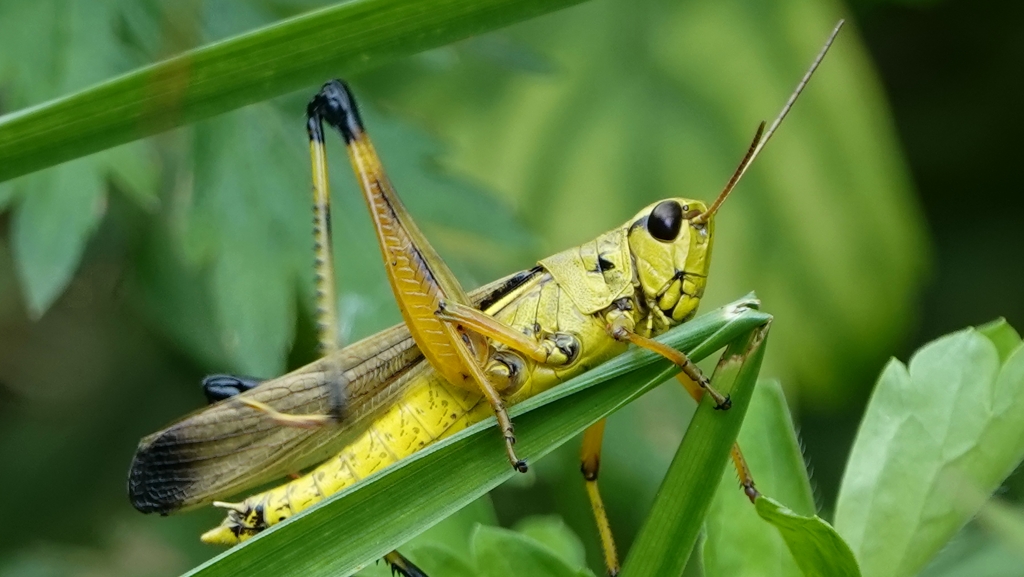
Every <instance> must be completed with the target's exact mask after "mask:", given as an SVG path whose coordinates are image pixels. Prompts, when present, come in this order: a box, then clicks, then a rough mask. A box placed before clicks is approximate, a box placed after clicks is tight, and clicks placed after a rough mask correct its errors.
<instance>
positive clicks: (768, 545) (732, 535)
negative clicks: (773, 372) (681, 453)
mask: <svg viewBox="0 0 1024 577" xmlns="http://www.w3.org/2000/svg"><path fill="white" fill-rule="evenodd" d="M737 441H738V443H739V445H740V447H741V449H742V450H743V456H744V457H745V458H746V461H747V465H748V466H749V467H750V471H751V474H752V475H753V477H754V481H755V482H756V484H757V488H758V490H759V491H760V492H761V493H762V494H764V495H770V496H771V497H772V498H773V499H775V500H776V501H778V502H781V503H785V504H787V506H788V507H789V508H790V509H792V510H794V511H796V512H798V513H799V514H801V515H805V516H809V515H814V513H815V506H814V496H813V494H812V492H811V484H810V481H809V480H808V477H807V469H806V467H805V466H804V459H803V454H802V453H801V451H800V443H799V441H798V440H797V436H796V431H795V430H794V428H793V420H792V418H791V416H790V414H789V407H788V406H787V405H786V398H785V395H784V393H783V392H782V387H781V385H779V383H778V381H775V380H765V381H761V382H759V383H758V384H757V387H756V388H755V389H754V397H753V399H752V400H751V401H750V409H749V410H748V411H747V416H746V418H745V419H743V427H742V428H741V429H740V434H739V438H738V440H737ZM706 527H707V529H706V535H705V539H704V574H705V575H707V576H708V577H719V576H721V577H726V576H728V577H744V576H751V577H754V576H760V575H765V574H768V575H772V576H773V577H786V576H796V577H799V576H800V575H802V574H803V573H802V571H801V570H800V567H799V566H798V565H797V564H796V562H795V561H794V560H793V556H792V554H790V552H789V548H788V547H787V545H786V541H785V540H783V538H782V536H781V535H780V534H779V531H777V530H776V529H775V528H774V527H772V526H771V525H769V524H767V523H765V522H764V520H762V518H761V517H760V516H759V515H758V513H757V510H756V509H755V508H754V507H753V506H752V505H751V503H750V500H749V499H748V498H747V496H746V495H745V494H744V493H743V491H742V490H740V489H739V485H738V483H737V479H736V471H735V469H734V468H733V467H731V466H727V467H726V470H725V473H724V474H723V475H722V480H721V483H720V485H719V487H718V491H717V492H716V493H715V500H714V502H713V503H712V505H711V510H710V511H709V512H708V519H707V524H706Z"/></svg>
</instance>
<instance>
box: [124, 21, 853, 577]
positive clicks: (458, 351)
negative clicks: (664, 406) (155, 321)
mask: <svg viewBox="0 0 1024 577" xmlns="http://www.w3.org/2000/svg"><path fill="white" fill-rule="evenodd" d="M842 24H843V23H842V22H840V23H839V24H838V25H837V26H836V28H835V30H833V32H832V34H831V36H830V37H829V38H828V40H827V42H826V43H825V45H824V47H823V48H822V50H821V52H820V53H819V54H818V55H817V57H816V58H815V60H814V62H813V63H812V65H811V67H810V69H809V70H808V71H807V73H806V74H805V75H804V77H803V78H802V79H801V81H800V83H799V84H798V86H797V88H796V90H795V91H794V92H793V94H792V95H791V96H790V98H789V100H788V101H787V102H786V104H785V106H784V107H783V109H782V111H781V112H780V114H779V115H778V117H777V118H776V119H775V121H774V122H773V123H772V125H771V126H770V127H769V128H768V129H767V130H765V124H764V123H763V122H762V123H761V125H760V126H759V127H758V129H757V132H756V134H755V136H754V139H753V142H752V143H751V145H750V148H749V149H748V151H747V153H746V155H745V156H744V157H743V159H742V161H741V162H740V164H739V167H738V168H737V169H736V171H735V172H734V173H733V175H732V177H731V178H730V179H729V181H728V182H727V184H726V186H725V188H724V189H723V190H722V192H721V193H720V194H719V196H718V197H717V199H716V200H715V202H714V203H712V204H711V205H710V206H708V205H706V204H705V203H704V202H702V201H699V200H692V199H685V198H670V199H667V200H662V201H660V202H657V203H654V204H651V205H649V206H647V207H645V208H644V209H642V210H641V211H640V212H638V213H637V214H636V216H634V217H633V218H631V219H630V220H628V221H627V222H626V223H624V224H623V225H622V226H619V227H617V228H615V229H613V230H611V231H609V232H607V233H604V234H602V235H601V236H599V237H598V238H596V239H594V240H592V241H590V242H588V243H585V244H583V245H581V246H578V247H573V248H571V249H569V250H566V251H563V252H560V253H557V254H555V255H553V256H550V257H548V258H545V259H543V260H541V261H539V263H538V265H537V266H535V267H534V268H532V269H529V270H526V271H522V272H519V273H516V274H513V275H510V276H508V277H505V278H503V279H500V280H498V281H495V282H492V283H490V284H488V285H485V286H483V287H481V288H479V289H476V290H474V291H469V292H466V291H464V290H463V288H462V287H461V285H460V284H459V282H458V280H457V279H456V278H455V276H454V275H453V274H452V273H451V271H450V270H449V269H448V267H447V266H446V265H445V263H444V261H443V260H441V258H440V257H439V256H438V255H437V253H436V252H435V251H434V249H433V248H432V247H431V246H430V243H429V242H428V241H427V239H426V237H425V236H424V235H423V234H422V233H421V232H420V231H419V229H418V227H417V226H416V224H415V222H414V221H413V219H412V217H411V216H410V215H409V213H408V212H407V211H406V210H405V208H404V206H403V205H402V202H401V200H400V199H399V198H398V195H397V194H396V192H395V190H394V188H393V187H392V186H391V183H390V181H389V180H388V178H387V176H386V174H385V172H384V168H383V165H382V164H381V161H380V159H379V157H378V156H377V154H376V152H375V150H374V148H373V145H372V144H371V142H370V139H369V136H368V135H367V132H366V130H365V128H364V126H363V123H362V121H361V119H360V116H359V112H358V108H357V106H356V103H355V99H354V98H353V96H352V93H351V91H350V90H349V89H348V87H347V86H346V85H345V84H344V83H342V82H340V81H332V82H329V83H327V84H325V85H324V86H323V88H322V89H321V90H320V92H319V93H318V94H317V95H316V96H315V97H314V98H313V100H312V101H311V102H310V104H309V106H308V108H307V119H308V121H307V131H308V133H309V140H310V153H311V160H312V166H313V199H314V215H315V217H314V238H315V250H316V272H317V321H318V330H319V339H320V344H321V348H322V350H323V353H324V354H323V357H322V358H320V359H319V360H317V361H315V362H313V363H311V364H309V365H306V366H305V367H302V368H299V369H297V370H295V371H293V372H291V373H288V374H286V375H284V376H282V377H278V378H276V379H271V380H268V381H265V382H260V381H258V380H255V379H248V378H244V377H235V376H230V375H215V376H213V377H208V378H207V379H206V380H205V381H204V387H205V389H206V392H207V396H208V397H209V399H210V401H211V403H214V404H212V405H211V406H209V407H207V408H205V409H202V410H199V411H197V412H195V413H192V414H191V415H188V416H186V417H184V418H183V419H181V420H179V421H177V422H176V423H174V424H172V425H170V426H168V427H167V428H166V429H164V430H162V431H159V432H157V433H154V434H152V435H150V436H148V437H146V438H144V439H142V441H141V442H140V444H139V448H138V451H137V453H136V455H135V459H134V461H133V463H132V467H131V471H130V474H129V483H128V489H129V495H130V498H131V500H132V503H133V505H135V507H136V508H138V509H139V510H140V511H142V512H145V513H150V512H157V513H161V514H167V513H171V512H177V511H182V510H187V509H190V508H194V507H198V506H201V505H206V504H210V503H213V504H214V505H216V506H219V507H222V508H225V509H227V517H226V518H225V520H224V521H223V523H222V524H221V525H220V526H218V527H216V528H214V529H212V530H210V531H208V532H207V533H205V534H204V535H203V536H202V539H203V541H206V542H209V543H220V544H234V543H238V542H240V541H242V540H245V539H247V538H249V537H251V536H253V535H255V534H256V533H258V532H259V531H261V530H263V529H265V528H267V527H269V526H271V525H274V524H276V523H279V522H281V521H284V520H285V519H287V518H289V517H291V516H292V515H294V514H296V513H297V512H299V511H302V510H304V509H306V508H308V507H310V506H312V505H314V504H315V503H317V502H319V501H321V500H323V499H324V498H325V497H327V496H329V495H331V494H333V493H336V492H338V491H340V490H341V489H343V488H345V487H347V486H349V485H352V484H354V483H356V482H358V481H359V480H360V479H362V478H365V477H366V476H368V475H371V474H373V473H375V472H377V471H379V470H381V469H383V468H384V467H386V466H388V465H390V464H392V463H395V462H396V461H398V460H400V459H402V458H404V457H407V456H409V455H411V454H413V453H414V452H416V451H418V450H420V449H421V448H423V447H425V446H427V445H428V444H430V443H433V442H434V441H436V440H438V439H441V438H444V437H446V436H449V435H452V434H453V433H455V432H457V431H459V430H462V429H464V428H465V427H467V426H469V425H470V424H473V423H475V422H478V421H480V420H483V419H484V418H486V417H487V416H489V415H491V414H494V415H495V416H496V417H497V421H498V424H499V427H500V429H501V432H502V434H503V436H504V439H505V449H506V452H507V454H508V458H509V461H510V463H511V464H512V466H513V467H514V468H516V469H517V470H519V471H525V470H526V468H527V465H526V462H525V461H523V460H521V459H520V458H519V457H518V456H517V455H516V454H515V450H514V443H515V435H514V432H513V428H512V422H511V420H510V419H509V417H508V415H507V413H506V412H505V405H506V404H514V403H516V402H519V401H521V400H524V399H526V398H529V397H531V396H534V395H536V394H538V393H540V392H542V391H544V390H547V389H549V388H551V387H554V386H556V385H558V384H559V383H561V382H563V381H565V380H567V379H569V378H572V377H573V376H576V375H578V374H581V373H583V372H585V371H587V370H589V369H590V368H592V367H594V366H596V365H598V364H600V363H602V362H605V361H607V360H608V359H611V358H612V357H615V356H617V355H619V354H621V353H622V352H624V351H625V350H626V348H627V347H628V346H629V344H630V343H632V344H635V345H637V346H640V347H644V348H647V349H649V350H651V351H654V352H656V353H658V354H661V355H663V356H664V357H666V358H668V359H669V360H671V361H672V362H673V363H675V364H676V365H678V366H679V368H680V369H681V372H680V374H679V375H678V379H679V381H680V382H681V383H682V384H683V385H684V386H685V387H686V390H687V391H688V392H689V394H690V395H691V396H692V397H693V398H694V399H696V400H698V401H699V400H700V399H701V398H702V397H703V395H704V394H705V393H707V394H710V395H712V397H713V399H714V400H715V401H716V404H717V407H718V408H720V409H728V407H729V399H728V398H727V397H724V396H722V395H721V394H719V393H718V392H717V391H715V390H714V388H713V387H712V386H711V383H710V382H709V380H708V379H707V377H705V376H704V374H703V373H702V372H701V371H700V370H699V369H698V368H697V366H696V365H694V364H693V363H692V362H690V360H689V359H688V358H687V356H686V355H685V354H684V353H682V352H680V351H676V350H675V349H672V348H670V347H667V346H665V345H663V344H661V343H659V342H657V341H655V340H653V339H652V337H654V336H656V335H658V334H661V333H663V332H664V331H666V330H668V329H669V328H671V327H672V326H675V325H678V324H680V323H683V322H686V321H687V320H689V319H690V318H692V317H693V315H694V314H695V313H696V310H697V306H698V304H699V303H700V299H701V297H702V296H703V294H704V288H705V285H706V283H707V277H708V272H709V266H710V260H711V249H712V244H713V239H714V217H715V214H716V212H717V211H718V209H719V207H720V206H721V205H722V203H723V201H724V200H725V199H726V197H727V196H728V195H729V193H730V192H731V191H732V190H733V188H734V187H735V186H736V184H737V183H738V182H739V181H740V179H741V178H742V176H743V174H744V173H745V172H746V170H747V168H748V167H749V166H750V164H751V162H752V161H753V160H754V159H755V158H756V157H757V155H758V154H759V153H760V152H761V150H762V149H763V148H764V146H765V144H766V143H767V142H768V140H769V139H770V138H771V136H772V134H774V132H775V130H776V129H777V128H778V126H779V124H780V123H781V122H782V120H783V119H784V118H785V116H786V115H787V114H788V112H789V110H790V109H791V108H792V106H793V103H794V102H795V100H796V98H797V96H799V94H800V93H801V92H802V90H803V89H804V87H805V86H806V84H807V82H808V80H809V79H810V77H811V75H812V74H813V73H814V71H815V70H816V69H817V67H818V65H819V64H820V63H821V60H822V59H823V58H824V55H825V53H826V52H827V51H828V49H829V47H830V46H831V44H832V41H833V40H834V39H835V36H836V34H838V32H839V29H840V28H841V26H842ZM325 122H326V123H327V124H328V125H330V126H332V127H334V128H336V129H337V130H338V132H339V133H340V134H341V136H342V138H343V139H344V141H345V144H346V148H347V150H348V153H349V158H350V160H351V161H352V165H353V168H354V169H355V172H356V176H357V178H358V181H359V184H360V187H361V189H362V191H363V195H364V198H365V200H366V203H367V206H368V208H369V210H370V214H371V216H372V218H373V221H374V228H375V230H376V232H377V237H378V241H379V243H380V247H381V252H382V255H383V258H384V263H385V268H386V269H387V273H388V278H389V280H390V283H391V287H392V290H393V292H394V294H395V297H396V300H397V302H398V304H399V308H400V310H401V312H402V316H403V318H404V320H405V322H404V323H403V324H400V325H396V326H394V327H391V328H390V329H387V330H384V331H382V332H380V333H378V334H376V335H373V336H371V337H368V338H366V339H363V340H361V341H359V342H356V343H354V344H352V345H349V346H347V347H344V348H341V347H339V345H338V342H337V330H336V327H337V321H338V319H337V312H336V307H335V302H336V301H335V290H334V278H335V276H334V270H333V258H332V255H331V225H330V194H329V189H328V179H327V164H326V155H325V150H324V132H323V124H324V123H325ZM215 401H216V402H215ZM603 432H604V421H603V420H602V421H599V422H597V423H595V424H594V425H592V426H591V427H590V428H589V429H587V430H586V432H585V433H584V436H583V445H582V446H583V448H582V454H581V462H582V466H581V470H582V473H583V476H584V479H585V484H586V488H587V494H588V497H589V499H590V501H591V505H592V508H593V510H594V515H595V520H596V522H597V525H598V529H599V534H600V537H601V542H602V547H603V549H604V553H605V562H606V565H607V568H608V571H609V573H610V574H613V575H614V574H615V573H617V571H618V567H619V564H618V559H617V555H616V552H615V544H614V541H613V539H612V534H611V529H610V526H609V524H608V520H607V517H606V516H605V514H604V506H603V504H602V501H601V496H600V493H599V491H598V488H597V478H598V470H599V461H600V451H601V442H602V436H603ZM732 457H733V461H734V464H735V466H736V468H737V471H738V472H739V476H740V480H741V484H742V486H743V488H744V491H745V492H746V494H747V495H748V497H750V499H751V500H754V499H755V498H756V496H757V495H758V493H757V489H756V488H755V486H754V481H753V479H752V477H751V475H750V472H749V471H748V470H747V467H746V464H745V463H744V461H743V457H742V454H741V452H740V450H739V447H736V446H734V447H733V451H732ZM325 459H326V461H325ZM321 461H323V463H322V464H321V465H319V466H318V467H317V468H315V469H313V470H312V471H310V472H309V473H307V474H306V475H304V476H301V477H299V478H297V479H294V480H292V481H290V482H288V483H286V484H284V485H281V486H279V487H277V488H274V489H271V490H269V491H266V492H263V493H260V494H257V495H253V496H250V497H248V498H247V499H245V500H244V501H242V502H240V503H226V502H221V501H215V499H218V498H222V497H226V496H230V495H233V494H236V493H239V492H241V491H244V490H246V489H250V488H252V487H254V486H257V485H260V484H262V483H265V482H269V481H272V480H275V479H279V478H281V477H283V476H284V475H287V474H288V473H292V472H294V471H297V470H300V469H302V468H303V467H307V466H311V465H314V464H316V463H319V462H321ZM386 560H387V561H388V562H389V563H390V564H391V565H392V567H393V568H395V569H396V570H397V571H399V572H401V573H403V574H405V575H409V576H416V575H422V572H421V571H420V570H419V569H418V568H416V567H415V566H414V565H412V564H411V563H409V562H408V561H407V560H405V559H404V558H403V557H401V555H399V554H398V553H397V552H393V553H391V554H389V555H388V556H387V558H386Z"/></svg>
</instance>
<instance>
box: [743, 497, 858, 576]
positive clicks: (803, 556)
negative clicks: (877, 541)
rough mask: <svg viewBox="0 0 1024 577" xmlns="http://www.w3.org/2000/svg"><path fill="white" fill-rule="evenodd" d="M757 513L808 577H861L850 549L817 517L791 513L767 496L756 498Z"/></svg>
mask: <svg viewBox="0 0 1024 577" xmlns="http://www.w3.org/2000/svg"><path fill="white" fill-rule="evenodd" d="M756 507H757V514H758V515H760V516H761V518H762V519H764V520H765V521H767V522H769V523H771V524H772V525H773V526H774V527H775V528H776V529H778V530H779V534H780V535H782V539H783V540H784V541H785V542H786V545H787V546H788V547H789V551H790V553H792V555H793V559H794V560H795V561H796V564H797V566H798V567H800V570H801V572H802V573H803V574H804V575H806V576H807V577H860V570H859V569H858V568H857V561H856V560H855V559H854V558H853V552H851V551H850V546H849V545H847V544H846V542H845V541H843V539H842V537H840V536H839V534H838V533H836V531H835V529H833V528H832V527H831V526H830V525H829V524H828V523H826V522H825V521H823V520H821V518H819V517H818V516H816V515H812V516H809V517H808V516H803V515H798V514H796V513H794V512H793V511H791V510H789V509H787V508H786V507H784V506H782V505H781V504H779V503H778V502H777V501H774V500H772V499H771V498H768V497H758V499H757V503H756Z"/></svg>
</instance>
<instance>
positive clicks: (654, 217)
mask: <svg viewBox="0 0 1024 577" xmlns="http://www.w3.org/2000/svg"><path fill="white" fill-rule="evenodd" d="M682 225H683V207H681V206H679V203H678V202H676V201H674V200H664V201H662V202H659V203H658V206H656V207H654V210H652V211H651V215H650V216H648V217H647V232H649V233H651V236H653V237H654V238H656V239H658V240H660V241H663V242H672V241H674V240H675V239H676V236H678V235H679V227H681V226H682Z"/></svg>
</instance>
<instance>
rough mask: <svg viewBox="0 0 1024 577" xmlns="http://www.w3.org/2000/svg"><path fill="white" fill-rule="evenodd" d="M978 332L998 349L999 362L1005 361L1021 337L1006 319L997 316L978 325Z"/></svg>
mask: <svg viewBox="0 0 1024 577" xmlns="http://www.w3.org/2000/svg"><path fill="white" fill-rule="evenodd" d="M978 332H979V333H981V334H983V335H985V336H986V337H988V340H990V341H992V344H993V345H995V346H996V350H997V351H999V362H1001V363H1005V362H1006V359H1008V358H1009V357H1010V355H1011V354H1013V351H1014V350H1016V349H1017V347H1019V346H1020V343H1021V338H1020V335H1019V334H1018V333H1017V330H1016V329H1014V328H1013V327H1011V326H1010V323H1008V322H1006V319H1004V318H999V319H996V320H994V321H992V322H989V323H985V324H983V325H981V326H980V327H978Z"/></svg>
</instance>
